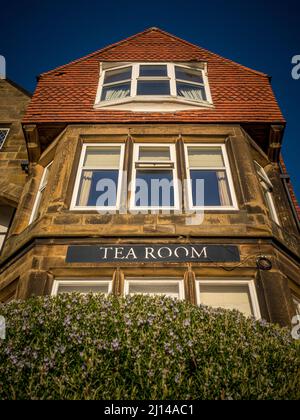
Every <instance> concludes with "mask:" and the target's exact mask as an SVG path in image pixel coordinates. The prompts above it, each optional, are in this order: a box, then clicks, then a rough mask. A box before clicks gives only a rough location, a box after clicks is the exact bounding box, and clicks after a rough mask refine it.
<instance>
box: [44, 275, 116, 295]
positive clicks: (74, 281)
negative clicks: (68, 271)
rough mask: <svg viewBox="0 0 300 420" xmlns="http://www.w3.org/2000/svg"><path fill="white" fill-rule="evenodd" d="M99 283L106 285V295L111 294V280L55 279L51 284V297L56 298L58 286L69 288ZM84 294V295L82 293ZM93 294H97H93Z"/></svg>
mask: <svg viewBox="0 0 300 420" xmlns="http://www.w3.org/2000/svg"><path fill="white" fill-rule="evenodd" d="M101 283H108V292H107V295H109V294H111V293H112V279H111V278H101V279H81V280H79V279H76V278H63V279H56V280H54V282H53V286H52V291H51V296H57V294H58V289H59V286H60V285H63V286H64V285H71V286H97V285H98V284H101ZM82 294H85V293H82ZM94 294H97V292H95V293H94Z"/></svg>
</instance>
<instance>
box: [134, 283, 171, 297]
mask: <svg viewBox="0 0 300 420" xmlns="http://www.w3.org/2000/svg"><path fill="white" fill-rule="evenodd" d="M129 294H143V295H151V296H155V295H166V296H170V297H179V285H178V284H177V283H176V284H160V283H157V284H153V283H150V284H147V281H145V282H143V283H134V282H132V283H129Z"/></svg>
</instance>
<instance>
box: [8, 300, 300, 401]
mask: <svg viewBox="0 0 300 420" xmlns="http://www.w3.org/2000/svg"><path fill="white" fill-rule="evenodd" d="M0 315H3V316H4V317H5V319H6V323H7V337H6V339H5V340H0V398H1V399H299V397H300V393H299V388H300V375H299V373H300V355H299V343H298V342H296V341H294V340H293V339H292V338H291V335H290V331H288V330H286V329H281V328H279V327H277V326H275V325H269V324H267V323H266V322H257V321H255V320H253V319H246V318H245V317H244V316H242V315H241V314H240V313H239V312H237V311H225V310H221V309H218V310H214V309H210V308H207V307H204V306H201V307H196V306H193V305H191V304H189V303H187V302H181V301H174V300H172V299H168V298H164V297H156V298H150V297H146V296H135V297H128V298H126V299H123V298H116V297H114V296H109V297H108V298H106V297H104V296H102V295H78V294H71V295H67V294H65V295H60V296H58V297H55V298H51V297H43V298H32V299H29V300H28V301H25V302H11V303H9V304H7V305H5V306H1V307H0Z"/></svg>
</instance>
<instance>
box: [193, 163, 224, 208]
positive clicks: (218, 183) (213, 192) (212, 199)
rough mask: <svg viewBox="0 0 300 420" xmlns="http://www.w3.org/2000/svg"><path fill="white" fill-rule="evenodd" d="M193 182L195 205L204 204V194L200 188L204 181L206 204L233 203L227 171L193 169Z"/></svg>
mask: <svg viewBox="0 0 300 420" xmlns="http://www.w3.org/2000/svg"><path fill="white" fill-rule="evenodd" d="M190 175H191V183H192V195H193V206H203V195H202V194H201V191H199V188H201V187H202V185H203V184H202V183H201V182H200V181H198V182H197V180H203V181H204V205H205V206H230V205H232V202H231V198H230V193H229V188H228V181H227V177H226V172H225V171H201V170H191V171H190Z"/></svg>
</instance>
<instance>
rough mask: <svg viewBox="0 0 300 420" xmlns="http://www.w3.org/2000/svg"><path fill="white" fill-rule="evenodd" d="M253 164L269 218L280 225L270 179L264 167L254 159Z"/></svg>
mask: <svg viewBox="0 0 300 420" xmlns="http://www.w3.org/2000/svg"><path fill="white" fill-rule="evenodd" d="M254 165H255V168H256V173H257V176H258V179H259V183H260V185H261V188H262V190H263V195H264V199H265V202H266V205H267V207H268V210H269V214H270V218H271V220H273V222H275V223H276V224H277V225H279V226H280V221H279V217H278V213H277V210H276V206H275V203H274V198H273V192H272V190H273V184H272V182H271V181H270V179H269V177H268V175H267V173H266V171H265V170H264V168H263V167H262V166H261V165H260V164H259V163H258V162H256V161H254Z"/></svg>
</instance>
